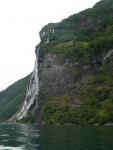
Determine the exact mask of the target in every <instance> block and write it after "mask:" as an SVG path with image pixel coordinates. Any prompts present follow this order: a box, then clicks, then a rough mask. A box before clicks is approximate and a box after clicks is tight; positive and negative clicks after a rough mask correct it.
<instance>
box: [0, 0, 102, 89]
mask: <svg viewBox="0 0 113 150" xmlns="http://www.w3.org/2000/svg"><path fill="white" fill-rule="evenodd" d="M98 1H99V0H65V1H64V0H0V91H1V90H3V89H5V88H6V87H8V86H9V85H11V84H12V83H14V82H15V81H17V80H19V79H21V78H23V77H25V76H26V75H28V74H29V73H31V72H32V71H33V68H34V64H35V46H36V45H37V44H38V43H39V42H40V38H39V31H40V30H41V28H42V27H43V26H44V25H46V24H48V23H55V22H60V21H61V20H62V19H64V18H67V17H69V16H70V15H73V14H75V13H78V12H80V11H81V10H84V9H86V8H91V7H92V6H93V5H94V4H95V3H96V2H98Z"/></svg>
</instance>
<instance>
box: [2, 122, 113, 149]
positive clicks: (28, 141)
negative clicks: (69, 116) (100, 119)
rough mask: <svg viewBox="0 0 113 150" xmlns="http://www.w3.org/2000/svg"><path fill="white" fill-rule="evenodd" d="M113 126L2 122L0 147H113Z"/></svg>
mask: <svg viewBox="0 0 113 150" xmlns="http://www.w3.org/2000/svg"><path fill="white" fill-rule="evenodd" d="M112 133H113V127H108V126H107V127H106V126H74V125H73V126H55V125H54V126H52V125H51V126H44V125H43V126H38V125H30V124H0V150H113V136H112Z"/></svg>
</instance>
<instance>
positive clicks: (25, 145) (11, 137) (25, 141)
mask: <svg viewBox="0 0 113 150" xmlns="http://www.w3.org/2000/svg"><path fill="white" fill-rule="evenodd" d="M38 137H39V134H38V129H37V126H35V125H29V124H0V150H29V149H30V150H37V149H38V146H39V144H38V141H37V139H38Z"/></svg>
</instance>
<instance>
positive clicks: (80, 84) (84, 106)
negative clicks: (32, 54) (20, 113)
mask: <svg viewBox="0 0 113 150" xmlns="http://www.w3.org/2000/svg"><path fill="white" fill-rule="evenodd" d="M40 37H41V42H40V44H39V45H38V46H37V49H38V47H39V62H40V64H39V72H40V80H42V83H41V84H42V85H41V88H40V92H39V101H40V107H39V110H38V115H37V116H38V121H40V122H45V123H76V124H95V123H99V124H104V123H107V122H113V0H101V1H100V2H98V3H97V4H96V5H95V6H94V7H93V8H91V9H87V10H84V11H82V12H80V13H78V14H75V15H72V16H70V17H69V18H67V19H64V20H63V21H61V22H60V23H55V24H54V23H52V24H48V25H46V26H45V27H44V28H43V29H42V30H41V32H40ZM48 54H49V55H48ZM50 54H51V55H50ZM54 54H56V55H54ZM48 57H50V58H48ZM54 60H55V61H54ZM55 63H56V64H55ZM45 65H46V66H47V67H45V69H46V71H44V70H43V69H42V68H41V67H40V66H43V68H44V66H45ZM55 65H56V66H55ZM54 66H55V67H54ZM65 66H66V67H67V68H66V67H65ZM58 67H59V69H58V70H57V68H58ZM63 68H64V69H65V70H63ZM55 69H56V70H55ZM43 72H44V73H43ZM45 74H46V75H45ZM66 78H67V80H66ZM69 80H70V81H69ZM71 80H72V82H71ZM64 85H65V86H64ZM44 87H45V88H44ZM55 92H56V93H55ZM58 92H59V93H58ZM41 101H42V102H41Z"/></svg>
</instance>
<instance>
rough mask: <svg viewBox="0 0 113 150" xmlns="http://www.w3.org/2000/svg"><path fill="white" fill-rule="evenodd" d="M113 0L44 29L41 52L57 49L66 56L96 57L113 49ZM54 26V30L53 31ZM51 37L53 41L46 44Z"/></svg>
mask: <svg viewBox="0 0 113 150" xmlns="http://www.w3.org/2000/svg"><path fill="white" fill-rule="evenodd" d="M112 14H113V1H112V0H102V1H100V2H98V3H97V4H96V5H95V6H94V7H93V8H91V9H87V10H85V11H82V12H80V13H78V14H75V15H72V16H70V17H69V18H67V19H64V20H63V21H62V22H60V23H56V24H53V23H52V24H48V25H46V26H45V27H44V28H43V29H42V30H41V32H40V34H41V35H42V34H43V32H45V35H44V36H43V37H41V40H42V41H41V43H40V44H39V46H40V52H39V55H40V56H43V55H44V54H45V53H47V52H54V53H57V54H59V55H60V56H62V57H72V56H73V57H82V56H83V55H84V54H90V55H91V56H95V55H97V54H98V53H102V52H104V51H105V50H109V49H111V48H113V42H112V41H113V15H112ZM52 29H54V33H52V32H50V31H51V30H52ZM48 37H49V43H46V40H47V38H48Z"/></svg>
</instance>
